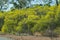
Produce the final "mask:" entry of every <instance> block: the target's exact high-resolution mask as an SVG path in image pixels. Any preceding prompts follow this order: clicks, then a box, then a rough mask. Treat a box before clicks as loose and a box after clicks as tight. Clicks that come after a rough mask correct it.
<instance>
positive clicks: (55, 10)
mask: <svg viewBox="0 0 60 40" xmlns="http://www.w3.org/2000/svg"><path fill="white" fill-rule="evenodd" d="M0 30H1V31H2V32H4V33H32V34H33V33H35V32H40V33H44V32H46V31H49V30H50V31H54V32H55V33H58V34H60V5H59V6H51V7H48V6H35V7H31V8H26V9H21V10H17V9H15V10H11V11H8V12H0Z"/></svg>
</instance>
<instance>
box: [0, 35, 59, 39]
mask: <svg viewBox="0 0 60 40" xmlns="http://www.w3.org/2000/svg"><path fill="white" fill-rule="evenodd" d="M0 37H9V38H13V39H14V40H51V38H50V37H43V36H41V37H40V36H15V35H0ZM52 40H60V37H57V38H53V39H52Z"/></svg>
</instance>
